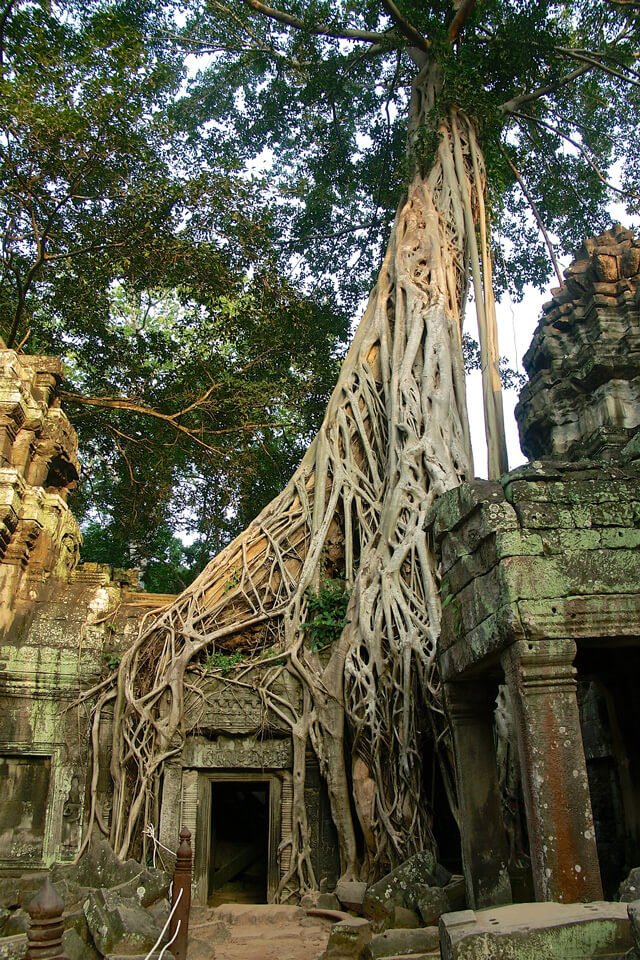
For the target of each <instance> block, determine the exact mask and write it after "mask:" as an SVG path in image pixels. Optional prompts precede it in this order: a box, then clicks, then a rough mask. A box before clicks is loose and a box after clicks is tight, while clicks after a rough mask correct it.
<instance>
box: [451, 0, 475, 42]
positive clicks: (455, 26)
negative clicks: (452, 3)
mask: <svg viewBox="0 0 640 960" xmlns="http://www.w3.org/2000/svg"><path fill="white" fill-rule="evenodd" d="M475 5H476V0H462V3H460V6H459V7H458V10H457V12H456V15H455V17H454V18H453V20H452V21H451V23H450V24H449V40H450V41H451V43H455V41H456V40H457V39H458V37H459V36H460V34H461V33H462V31H463V30H464V28H465V25H466V23H467V20H468V19H469V17H470V16H471V14H472V13H473V8H474V7H475Z"/></svg>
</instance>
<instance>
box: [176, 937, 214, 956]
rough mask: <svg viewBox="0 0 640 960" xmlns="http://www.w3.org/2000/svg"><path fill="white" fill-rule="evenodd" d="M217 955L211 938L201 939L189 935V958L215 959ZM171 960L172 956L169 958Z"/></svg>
mask: <svg viewBox="0 0 640 960" xmlns="http://www.w3.org/2000/svg"><path fill="white" fill-rule="evenodd" d="M215 955H216V952H215V948H214V947H213V945H212V943H211V941H210V940H201V939H200V938H199V937H189V945H188V947H187V956H188V957H189V960H214V958H215ZM165 958H166V953H165ZM169 960H171V958H169Z"/></svg>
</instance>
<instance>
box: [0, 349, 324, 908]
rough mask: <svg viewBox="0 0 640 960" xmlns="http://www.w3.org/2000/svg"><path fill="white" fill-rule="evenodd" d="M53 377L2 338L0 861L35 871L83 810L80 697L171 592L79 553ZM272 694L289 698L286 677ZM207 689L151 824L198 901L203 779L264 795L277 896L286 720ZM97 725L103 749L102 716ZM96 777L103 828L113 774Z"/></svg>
mask: <svg viewBox="0 0 640 960" xmlns="http://www.w3.org/2000/svg"><path fill="white" fill-rule="evenodd" d="M61 380H62V366H61V363H60V362H59V361H58V360H55V359H53V358H50V357H24V356H22V355H18V354H17V353H15V352H14V351H10V350H5V351H0V505H1V513H0V599H1V601H2V602H1V607H0V780H1V782H2V791H1V792H0V874H1V873H2V872H12V873H15V872H24V871H28V870H36V871H37V870H39V869H42V868H43V867H44V866H46V865H49V864H51V863H53V862H54V861H65V860H71V859H72V858H73V857H74V856H75V855H76V853H77V851H78V849H79V847H80V844H81V842H82V839H83V835H84V830H85V827H86V822H87V814H88V789H89V783H90V778H91V769H90V743H91V736H92V730H91V710H90V703H88V704H85V705H83V706H80V707H78V706H77V705H76V702H77V700H78V697H79V695H80V694H82V693H84V692H86V691H87V690H90V689H91V688H93V687H95V686H96V685H97V684H99V683H100V682H101V681H102V680H104V679H105V677H106V676H107V675H108V674H109V672H110V671H111V670H113V668H114V666H115V665H116V664H117V662H118V661H119V659H120V657H121V655H122V653H123V651H124V650H125V649H126V648H127V647H128V646H129V645H130V644H131V642H132V640H133V638H134V637H135V635H136V633H137V630H138V626H139V623H140V619H141V617H142V616H143V615H144V614H145V613H147V612H148V611H149V610H150V609H153V608H160V607H162V606H163V605H164V604H165V603H167V602H168V601H169V600H172V599H173V597H169V596H164V595H157V594H148V593H144V592H141V590H140V588H139V585H138V575H137V572H136V571H130V570H129V571H126V570H115V569H112V568H110V567H107V566H104V565H98V564H91V563H86V564H80V565H78V559H79V551H80V544H81V535H80V531H79V529H78V525H77V523H76V521H75V519H74V517H73V515H72V514H71V512H70V510H69V508H68V506H67V502H66V501H67V496H68V493H69V491H70V490H71V489H73V487H74V486H75V485H76V483H77V480H78V460H77V439H76V435H75V431H74V430H73V428H72V427H71V425H70V423H69V421H68V420H67V418H66V416H65V414H64V413H63V412H62V410H61V409H60V406H59V401H58V397H57V393H58V388H59V385H60V383H61ZM279 692H280V693H281V694H282V695H283V696H285V697H289V698H293V699H295V698H297V697H299V696H300V692H299V690H297V689H293V688H288V687H287V688H286V689H285V687H284V685H283V689H282V690H280V691H279ZM206 697H207V702H208V710H207V712H206V715H203V716H202V717H200V718H199V721H198V726H197V732H196V735H194V736H190V737H188V738H187V741H186V743H185V747H184V750H183V751H182V754H181V755H180V756H179V757H178V758H176V759H175V760H174V761H173V762H171V763H169V764H167V768H166V770H165V773H164V791H163V798H162V807H161V814H160V821H159V823H158V824H154V825H153V827H154V830H155V833H156V834H157V836H158V838H159V840H160V842H161V843H162V844H164V845H165V846H166V847H168V848H169V849H175V846H176V841H177V837H178V833H179V830H180V827H181V826H182V825H183V824H186V825H187V826H189V827H190V829H191V831H192V833H193V836H194V851H195V894H196V898H197V899H198V900H199V901H200V902H206V900H207V897H208V895H209V893H210V892H211V870H210V861H211V860H212V857H213V853H212V851H213V846H214V841H213V833H214V832H215V831H214V828H215V823H214V817H213V813H212V806H215V803H214V802H213V797H214V792H215V790H221V789H222V790H223V789H224V785H225V784H226V785H231V786H232V788H233V789H236V788H237V790H238V796H241V795H242V796H245V795H246V792H247V790H249V792H251V791H253V792H254V793H255V795H256V796H257V797H258V798H259V799H262V800H263V801H264V803H265V804H267V805H268V811H266V812H265V825H264V829H265V838H266V840H265V842H266V846H267V852H266V857H267V874H268V876H267V888H266V896H268V898H269V899H272V898H273V896H274V894H275V890H276V888H277V885H278V882H279V879H280V876H281V874H282V872H283V871H284V870H285V869H286V867H287V866H288V863H287V849H288V848H287V847H286V842H285V843H283V841H286V839H287V836H288V835H290V832H291V807H292V780H291V778H292V773H291V770H292V747H291V738H290V735H289V731H288V730H287V729H285V728H284V727H283V726H282V725H281V724H279V723H278V722H277V721H275V719H274V718H273V717H267V716H266V715H265V709H264V705H263V703H262V701H261V699H260V696H259V694H258V693H257V692H254V691H252V690H250V689H244V690H240V691H239V690H238V689H237V688H236V689H232V688H229V687H228V686H226V685H225V684H223V683H220V682H218V683H217V684H216V683H215V682H213V681H212V682H211V683H210V684H209V687H208V688H207V690H206ZM95 736H96V738H97V746H98V749H99V750H100V751H101V752H102V753H103V754H104V755H106V756H108V754H109V751H110V737H111V730H110V729H109V725H108V722H107V723H103V724H102V726H101V728H100V729H99V731H95ZM108 767H109V764H108V763H106V764H103V769H104V770H108ZM314 770H315V775H314ZM308 782H309V786H308V798H307V799H308V801H309V803H310V809H311V810H312V811H313V815H312V824H313V834H314V837H313V841H314V842H313V848H314V867H315V869H316V871H317V875H318V876H319V877H327V879H328V881H329V882H332V881H334V880H335V879H336V858H335V838H334V836H333V835H332V824H331V822H330V816H329V814H328V801H327V798H326V794H325V791H324V788H323V786H322V784H321V782H320V777H319V774H318V771H317V769H315V768H314V763H313V761H312V760H311V759H310V760H309V778H308ZM234 784H235V785H236V787H233V785H234ZM96 786H97V806H98V811H99V815H100V820H101V822H102V823H103V825H104V826H105V828H108V826H109V818H110V806H111V783H110V778H109V776H108V774H105V773H103V774H102V775H101V777H100V778H99V780H98V783H97V785H96ZM245 788H246V789H245ZM243 791H244V792H243Z"/></svg>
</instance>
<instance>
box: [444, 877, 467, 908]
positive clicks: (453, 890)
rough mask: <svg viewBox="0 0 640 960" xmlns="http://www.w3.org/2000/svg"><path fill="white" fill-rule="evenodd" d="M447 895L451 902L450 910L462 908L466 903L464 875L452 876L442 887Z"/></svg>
mask: <svg viewBox="0 0 640 960" xmlns="http://www.w3.org/2000/svg"><path fill="white" fill-rule="evenodd" d="M443 890H444V892H445V893H446V895H447V900H448V901H449V903H450V904H451V907H450V909H451V910H464V909H465V907H466V905H467V890H466V885H465V882H464V877H462V876H455V877H452V878H451V880H450V881H449V883H447V884H446V886H445V887H443Z"/></svg>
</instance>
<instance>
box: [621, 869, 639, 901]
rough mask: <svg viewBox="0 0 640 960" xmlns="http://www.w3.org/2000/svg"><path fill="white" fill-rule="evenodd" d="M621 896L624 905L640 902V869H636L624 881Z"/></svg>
mask: <svg viewBox="0 0 640 960" xmlns="http://www.w3.org/2000/svg"><path fill="white" fill-rule="evenodd" d="M619 896H620V900H622V901H623V903H632V902H633V901H634V900H640V867H634V868H633V870H632V871H631V872H630V874H629V876H628V877H627V878H626V879H625V880H623V881H622V883H621V884H620V888H619Z"/></svg>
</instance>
